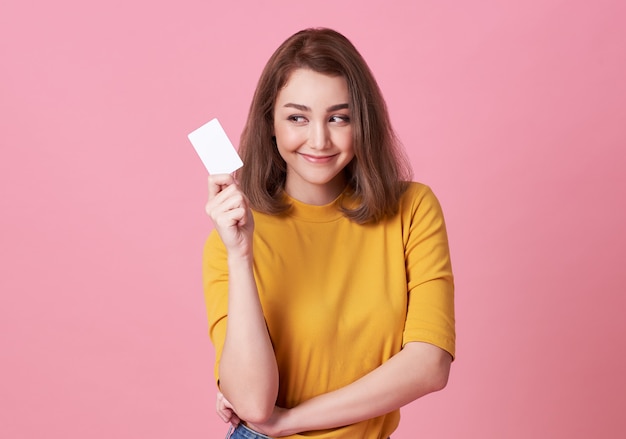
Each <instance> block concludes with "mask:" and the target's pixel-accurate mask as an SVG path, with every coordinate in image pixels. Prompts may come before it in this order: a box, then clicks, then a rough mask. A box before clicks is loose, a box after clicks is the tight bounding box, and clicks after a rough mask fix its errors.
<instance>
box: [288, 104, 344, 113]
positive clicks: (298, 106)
mask: <svg viewBox="0 0 626 439" xmlns="http://www.w3.org/2000/svg"><path fill="white" fill-rule="evenodd" d="M283 107H285V108H295V109H296V110H300V111H309V112H310V111H311V108H310V107H307V106H306V105H302V104H294V103H293V102H288V103H286V104H285V105H283ZM346 108H350V105H348V104H347V103H346V104H335V105H331V106H330V107H328V108H327V109H326V111H328V112H331V111H337V110H343V109H346Z"/></svg>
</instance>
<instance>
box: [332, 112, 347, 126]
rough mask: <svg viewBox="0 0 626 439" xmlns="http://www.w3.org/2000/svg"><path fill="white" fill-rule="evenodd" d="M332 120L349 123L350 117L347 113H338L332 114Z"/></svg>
mask: <svg viewBox="0 0 626 439" xmlns="http://www.w3.org/2000/svg"><path fill="white" fill-rule="evenodd" d="M330 121H331V122H335V123H341V124H347V123H350V117H349V116H346V115H341V114H337V115H335V116H332V117H331V118H330Z"/></svg>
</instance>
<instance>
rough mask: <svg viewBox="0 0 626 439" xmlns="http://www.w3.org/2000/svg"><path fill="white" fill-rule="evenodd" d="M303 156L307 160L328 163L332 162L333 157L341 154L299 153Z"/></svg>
mask: <svg viewBox="0 0 626 439" xmlns="http://www.w3.org/2000/svg"><path fill="white" fill-rule="evenodd" d="M299 154H300V155H301V156H302V158H304V159H305V160H306V161H307V162H311V163H328V162H330V161H331V160H332V159H334V158H335V157H337V156H338V155H339V154H332V155H313V154H303V153H299Z"/></svg>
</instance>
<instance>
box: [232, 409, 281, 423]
mask: <svg viewBox="0 0 626 439" xmlns="http://www.w3.org/2000/svg"><path fill="white" fill-rule="evenodd" d="M273 412H274V405H273V404H272V405H271V406H269V405H261V404H255V405H250V406H249V407H246V406H244V407H241V408H238V409H237V410H236V413H237V416H239V418H240V419H243V420H244V421H246V422H251V423H252V424H263V423H265V422H266V421H267V420H268V419H269V418H270V416H272V413H273Z"/></svg>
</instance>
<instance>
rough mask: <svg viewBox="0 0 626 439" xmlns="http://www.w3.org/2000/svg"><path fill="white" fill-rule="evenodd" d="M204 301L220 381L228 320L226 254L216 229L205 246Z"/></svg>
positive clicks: (216, 373)
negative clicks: (221, 359) (220, 368)
mask: <svg viewBox="0 0 626 439" xmlns="http://www.w3.org/2000/svg"><path fill="white" fill-rule="evenodd" d="M202 278H203V285H204V298H205V303H206V308H207V314H208V320H209V337H210V338H211V342H212V343H213V346H214V348H215V369H214V374H215V380H216V382H219V364H220V358H221V356H222V349H223V347H224V340H225V338H226V319H227V317H228V264H227V252H226V248H225V247H224V244H223V243H222V240H221V239H220V237H219V235H218V234H217V232H216V231H215V230H213V231H212V232H211V234H210V235H209V238H208V239H207V241H206V244H205V246H204V253H203V258H202Z"/></svg>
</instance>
